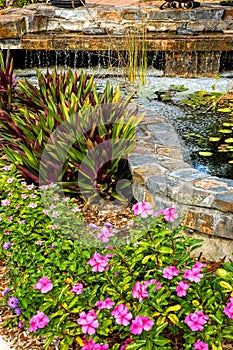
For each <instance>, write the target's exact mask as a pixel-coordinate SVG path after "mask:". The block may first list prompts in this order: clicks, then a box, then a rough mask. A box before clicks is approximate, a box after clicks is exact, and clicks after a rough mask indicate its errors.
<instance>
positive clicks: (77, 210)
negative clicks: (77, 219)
mask: <svg viewBox="0 0 233 350" xmlns="http://www.w3.org/2000/svg"><path fill="white" fill-rule="evenodd" d="M79 211H81V209H80V208H79V207H74V208H73V209H72V212H73V213H77V212H79Z"/></svg>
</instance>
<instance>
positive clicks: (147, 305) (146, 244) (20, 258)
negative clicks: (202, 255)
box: [0, 168, 233, 350]
mask: <svg viewBox="0 0 233 350" xmlns="http://www.w3.org/2000/svg"><path fill="white" fill-rule="evenodd" d="M12 169H13V168H12ZM1 179H3V180H2V183H1V186H2V187H1V188H2V195H1V207H0V217H1V221H0V228H1V230H0V232H1V233H0V240H1V244H2V245H3V244H6V243H7V242H10V243H11V246H10V247H8V248H7V249H2V248H1V252H0V254H1V258H2V259H3V260H4V261H7V270H8V279H9V288H10V289H11V291H10V292H9V293H8V294H7V297H6V302H7V300H8V298H9V297H11V296H14V297H17V298H18V299H19V307H20V309H21V310H22V313H21V314H20V315H19V316H17V317H15V318H14V319H9V320H7V321H6V323H7V324H13V325H17V324H18V322H19V321H21V322H23V323H24V328H25V329H28V327H29V321H30V319H31V318H32V317H33V316H34V315H35V314H36V312H37V311H38V310H40V311H41V312H44V314H45V315H46V316H48V317H49V323H48V324H47V325H46V326H45V327H42V328H39V329H38V330H37V331H36V335H38V336H46V337H47V342H46V346H45V349H49V346H50V343H51V342H52V339H53V337H55V336H56V337H58V338H59V339H60V347H61V349H69V345H70V344H76V346H78V345H77V344H79V345H80V348H81V347H82V345H83V341H84V340H85V339H84V337H83V330H82V327H81V326H80V325H79V324H78V323H77V320H78V319H79V317H80V313H81V312H83V311H84V312H85V313H87V312H89V311H90V310H92V312H93V311H94V312H95V314H96V317H97V318H98V323H99V325H98V326H97V327H94V328H95V330H94V333H93V334H92V335H91V336H89V335H87V339H89V340H88V341H90V338H92V339H93V341H95V342H96V343H101V344H102V343H104V344H106V343H108V344H110V348H111V349H115V350H117V349H120V347H121V346H122V345H124V344H125V341H126V339H129V338H130V339H131V341H132V342H131V343H128V345H127V350H128V349H148V350H150V349H151V350H152V349H153V350H154V349H158V350H165V349H166V350H171V349H174V348H176V347H177V346H178V348H179V349H189V350H191V349H193V344H194V343H195V342H196V341H197V340H201V341H203V342H205V343H206V344H208V345H209V349H211V348H212V349H222V345H221V344H222V343H223V341H224V340H229V341H231V340H232V326H233V320H232V318H230V317H228V316H227V315H226V313H225V312H224V310H225V308H226V305H227V304H228V303H229V301H230V297H232V296H233V284H232V276H233V263H232V261H229V262H226V263H224V264H223V265H222V266H221V267H220V268H219V269H218V270H217V272H216V273H214V272H211V269H208V268H207V267H205V265H201V267H198V268H197V270H196V273H197V274H196V275H198V276H197V277H196V280H193V281H191V280H190V279H189V277H187V276H188V275H187V271H191V270H192V269H193V271H194V264H195V262H194V261H193V259H192V258H191V257H190V252H191V251H193V250H194V249H195V248H197V247H200V240H194V239H191V238H188V237H187V236H185V235H183V228H182V227H180V226H177V225H173V224H172V222H170V221H173V220H171V219H169V218H167V219H166V220H169V221H166V220H165V214H164V213H163V212H162V213H161V212H160V213H157V214H156V215H149V216H148V217H146V218H142V217H140V216H138V217H137V218H136V219H135V224H134V227H133V229H132V230H131V231H130V235H129V233H128V238H127V240H126V239H124V237H123V236H122V235H120V236H119V235H118V234H117V233H116V234H115V235H114V236H113V237H112V238H111V240H110V241H109V242H106V243H105V244H108V246H106V245H105V244H104V245H103V244H101V242H100V241H99V239H98V233H99V232H101V228H99V229H97V230H93V232H91V230H90V228H89V232H88V233H89V235H90V236H89V237H90V238H89V240H88V241H86V242H84V241H83V240H82V239H78V240H73V239H70V238H69V236H67V235H66V234H64V232H66V233H67V232H68V233H69V232H70V233H71V231H72V230H74V228H75V227H76V224H78V225H81V226H79V228H78V229H77V231H78V232H79V234H81V238H82V233H83V232H84V233H85V232H86V227H85V225H82V222H81V216H80V213H79V212H77V213H76V214H75V215H76V223H75V225H72V222H73V219H72V218H71V217H69V215H70V214H72V213H74V210H73V209H74V208H73V206H74V204H72V202H69V205H70V210H68V209H67V208H66V209H64V208H63V207H62V204H61V203H62V202H64V201H62V200H61V199H56V203H57V205H56V208H53V209H51V205H50V204H49V208H50V209H49V215H45V213H44V212H43V209H42V208H43V204H42V202H41V196H40V193H39V191H38V190H37V189H35V188H32V187H31V186H28V185H26V184H25V183H23V184H21V183H20V181H21V179H20V177H19V176H18V175H17V174H16V173H15V172H14V169H13V170H10V171H7V170H4V171H3V176H2V177H1ZM9 179H10V180H9ZM12 179H13V180H12ZM49 191H50V189H49ZM22 194H23V195H24V197H25V195H26V196H27V197H26V198H24V199H23V198H22ZM53 196H54V194H53V192H52V193H51V198H52V197H53ZM6 200H9V201H10V203H8V204H7V202H6ZM53 200H54V197H53ZM32 202H33V203H35V204H37V206H34V207H32V206H30V208H29V204H30V203H32ZM64 203H65V202H64ZM173 210H174V208H173ZM54 211H56V212H58V213H59V216H58V217H56V216H55V217H53V213H54ZM9 218H10V219H9ZM52 218H53V220H58V221H54V222H53V223H55V224H57V223H58V225H59V228H57V229H51V227H50V225H51V219H52ZM59 218H60V219H59ZM19 220H24V221H25V223H24V224H22V223H19ZM111 232H114V231H111ZM124 232H125V229H124ZM125 233H126V232H125ZM109 244H111V246H109ZM51 245H52V246H53V247H52V248H51ZM97 252H98V254H101V256H102V257H103V259H106V261H107V266H106V265H105V267H104V268H103V269H102V271H101V272H95V271H93V269H92V267H91V266H93V265H91V264H90V261H91V260H92V261H93V254H94V253H95V254H96V253H97ZM90 265H91V266H90ZM171 267H172V268H173V269H176V270H177V273H175V274H174V275H172V276H171V278H168V277H167V276H166V274H165V271H166V270H165V269H168V270H169V269H171ZM185 274H186V276H185ZM43 276H44V277H47V278H48V279H49V280H50V281H51V282H52V284H53V287H52V289H51V290H50V291H48V292H47V293H46V292H44V293H41V292H40V290H36V289H34V286H35V284H36V283H37V281H38V280H39V279H40V278H41V277H43ZM155 280H156V281H155ZM185 280H186V282H187V281H188V282H189V288H188V289H187V290H186V295H183V296H178V292H177V287H178V284H179V283H180V282H182V281H185ZM145 281H148V282H149V283H148V284H147V286H146V288H144V292H146V294H144V295H143V296H142V298H141V300H140V299H139V294H138V295H133V294H132V290H133V289H135V285H136V283H138V284H139V285H141V286H143V285H144V286H145ZM77 283H82V285H83V289H82V291H81V293H77V294H76V293H75V292H71V289H72V287H73V286H74V285H75V284H77ZM106 298H110V299H111V300H112V301H113V302H114V303H115V305H114V306H112V307H111V308H110V309H107V308H103V309H98V308H97V306H96V302H97V301H100V300H106ZM119 304H123V305H125V306H126V307H127V308H128V311H129V312H130V313H131V316H132V318H131V317H130V318H131V319H130V322H129V324H127V325H122V324H119V323H117V322H116V319H115V317H114V316H113V315H112V314H111V312H112V310H113V308H114V307H115V306H116V305H119ZM197 311H202V312H203V313H204V314H205V315H207V316H208V319H207V320H206V322H204V324H202V325H203V330H199V331H196V330H191V328H190V327H189V325H188V324H187V322H186V321H185V320H186V317H188V316H189V315H190V314H192V313H196V312H197ZM136 316H144V317H147V318H148V319H149V320H151V321H153V324H151V326H150V327H148V329H147V330H146V329H144V330H143V331H141V333H140V332H139V333H138V334H133V333H132V329H131V322H132V320H135V318H136ZM232 317H233V316H232ZM87 339H86V340H85V341H87ZM78 348H79V347H78Z"/></svg>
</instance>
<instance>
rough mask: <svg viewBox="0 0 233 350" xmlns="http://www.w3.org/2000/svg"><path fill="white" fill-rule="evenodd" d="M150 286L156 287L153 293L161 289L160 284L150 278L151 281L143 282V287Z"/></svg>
mask: <svg viewBox="0 0 233 350" xmlns="http://www.w3.org/2000/svg"><path fill="white" fill-rule="evenodd" d="M150 284H156V287H155V289H154V291H156V290H159V289H160V288H162V286H161V283H160V282H158V281H156V280H155V279H154V278H152V279H151V280H148V281H144V286H146V287H147V286H149V285H150Z"/></svg>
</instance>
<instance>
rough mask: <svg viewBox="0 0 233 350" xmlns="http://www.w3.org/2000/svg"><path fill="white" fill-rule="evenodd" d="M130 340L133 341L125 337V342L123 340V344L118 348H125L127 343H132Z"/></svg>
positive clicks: (122, 349)
mask: <svg viewBox="0 0 233 350" xmlns="http://www.w3.org/2000/svg"><path fill="white" fill-rule="evenodd" d="M132 341H133V339H131V338H127V339H126V340H125V342H124V345H122V346H121V347H120V350H126V348H127V345H128V344H130V343H132Z"/></svg>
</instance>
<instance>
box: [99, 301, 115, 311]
mask: <svg viewBox="0 0 233 350" xmlns="http://www.w3.org/2000/svg"><path fill="white" fill-rule="evenodd" d="M114 304H115V303H114V301H112V300H111V299H110V298H107V299H104V300H99V301H97V302H96V303H95V306H97V307H98V310H102V309H111V308H112V307H113V305H114Z"/></svg>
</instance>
